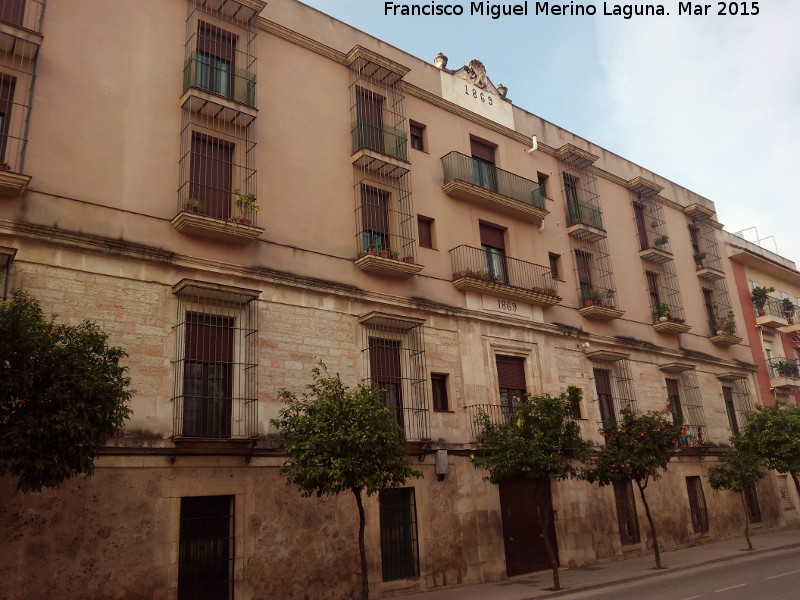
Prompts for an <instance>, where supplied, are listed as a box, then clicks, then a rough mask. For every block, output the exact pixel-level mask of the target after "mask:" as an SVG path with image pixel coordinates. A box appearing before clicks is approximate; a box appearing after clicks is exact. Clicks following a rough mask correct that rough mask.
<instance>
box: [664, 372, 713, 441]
mask: <svg viewBox="0 0 800 600" xmlns="http://www.w3.org/2000/svg"><path fill="white" fill-rule="evenodd" d="M661 370H662V371H664V372H666V373H667V375H668V376H667V377H665V378H664V382H665V384H666V389H667V401H668V402H669V405H670V410H671V411H672V419H673V421H674V422H675V423H676V424H678V425H680V426H681V438H680V443H681V446H684V447H686V446H703V445H706V444H708V428H707V427H706V418H705V413H704V411H703V398H702V394H701V393H700V385H699V384H698V382H697V374H696V373H695V371H694V367H693V366H692V365H685V364H682V363H671V364H669V365H664V366H662V367H661Z"/></svg>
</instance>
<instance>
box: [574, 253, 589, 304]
mask: <svg viewBox="0 0 800 600" xmlns="http://www.w3.org/2000/svg"><path fill="white" fill-rule="evenodd" d="M575 263H576V264H577V266H578V285H579V286H580V289H581V298H584V299H585V298H591V292H592V289H593V288H594V284H593V282H592V255H591V254H590V253H589V252H585V251H584V250H575Z"/></svg>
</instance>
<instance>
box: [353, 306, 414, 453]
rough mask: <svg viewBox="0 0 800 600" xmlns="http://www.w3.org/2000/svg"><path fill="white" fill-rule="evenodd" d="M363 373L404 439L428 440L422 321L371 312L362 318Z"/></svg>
mask: <svg viewBox="0 0 800 600" xmlns="http://www.w3.org/2000/svg"><path fill="white" fill-rule="evenodd" d="M361 325H362V336H363V337H362V346H361V353H362V356H363V358H364V372H365V374H367V378H366V379H367V380H368V381H370V382H372V383H374V384H375V385H377V387H378V388H380V390H381V397H382V399H383V403H384V404H385V405H386V407H387V408H388V409H389V410H390V412H391V413H392V415H393V416H394V419H395V421H396V422H397V424H398V425H399V426H400V427H401V428H402V430H403V435H404V437H405V439H406V440H416V441H419V440H428V439H430V423H429V417H428V400H427V391H426V388H427V385H426V383H427V373H426V369H425V343H424V339H423V330H422V321H420V320H417V319H409V318H406V317H400V316H393V315H387V314H383V313H370V314H368V315H365V316H364V317H362V319H361Z"/></svg>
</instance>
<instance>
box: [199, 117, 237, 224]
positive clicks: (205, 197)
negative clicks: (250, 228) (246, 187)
mask: <svg viewBox="0 0 800 600" xmlns="http://www.w3.org/2000/svg"><path fill="white" fill-rule="evenodd" d="M233 149H234V145H233V144H231V143H230V142H227V141H225V140H221V139H218V138H214V137H211V136H208V135H205V134H201V133H198V132H193V133H192V161H191V178H190V180H189V196H190V198H193V199H196V200H197V201H198V202H199V203H200V207H199V209H198V211H199V212H200V214H203V215H206V216H209V217H215V218H217V219H227V218H229V217H230V215H231V200H232V198H233V186H232V184H231V178H232V170H233Z"/></svg>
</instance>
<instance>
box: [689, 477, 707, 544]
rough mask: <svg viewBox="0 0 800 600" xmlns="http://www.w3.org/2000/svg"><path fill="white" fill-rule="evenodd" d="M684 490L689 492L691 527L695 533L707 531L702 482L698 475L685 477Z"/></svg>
mask: <svg viewBox="0 0 800 600" xmlns="http://www.w3.org/2000/svg"><path fill="white" fill-rule="evenodd" d="M686 491H687V492H688V494H689V511H690V513H691V517H692V528H693V529H694V532H695V533H703V532H706V531H708V509H707V508H706V497H705V495H704V494H703V484H702V482H701V481H700V478H699V477H687V478H686Z"/></svg>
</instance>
